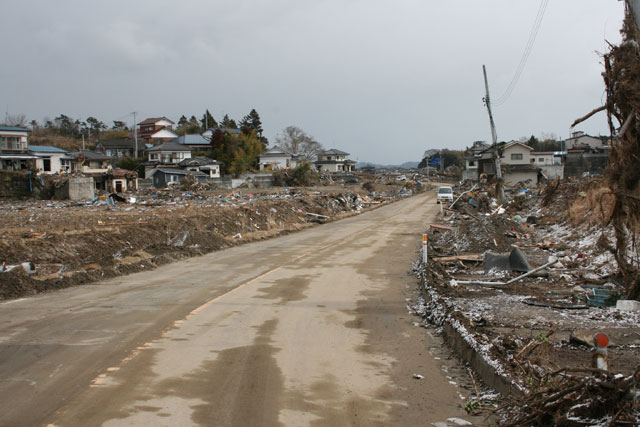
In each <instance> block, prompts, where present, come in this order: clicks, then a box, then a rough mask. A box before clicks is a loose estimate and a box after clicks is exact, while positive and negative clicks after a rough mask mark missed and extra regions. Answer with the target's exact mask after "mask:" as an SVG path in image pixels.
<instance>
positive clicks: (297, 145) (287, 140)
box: [276, 126, 324, 161]
mask: <svg viewBox="0 0 640 427" xmlns="http://www.w3.org/2000/svg"><path fill="white" fill-rule="evenodd" d="M276 144H277V145H279V146H280V148H282V149H284V150H287V151H288V152H290V153H291V154H297V155H299V156H302V157H303V158H305V159H307V160H309V161H312V160H314V159H315V158H316V156H317V155H318V153H319V152H320V151H322V150H324V147H323V146H322V144H320V143H319V142H318V141H316V140H315V139H314V138H313V137H312V136H311V135H308V134H307V133H306V132H305V131H303V130H302V129H300V128H299V127H297V126H287V127H286V128H284V130H283V131H282V134H281V135H278V136H277V137H276Z"/></svg>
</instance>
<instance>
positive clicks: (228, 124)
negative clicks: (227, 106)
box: [220, 114, 238, 129]
mask: <svg viewBox="0 0 640 427" xmlns="http://www.w3.org/2000/svg"><path fill="white" fill-rule="evenodd" d="M220 127H223V128H225V129H238V125H237V124H236V121H235V120H233V119H230V118H229V115H228V114H225V115H224V117H223V118H222V122H220Z"/></svg>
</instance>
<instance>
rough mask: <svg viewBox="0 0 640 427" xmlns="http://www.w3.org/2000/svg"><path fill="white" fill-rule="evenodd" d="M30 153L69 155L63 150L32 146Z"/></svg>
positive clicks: (45, 146)
mask: <svg viewBox="0 0 640 427" xmlns="http://www.w3.org/2000/svg"><path fill="white" fill-rule="evenodd" d="M29 151H38V152H40V153H68V151H67V150H63V149H62V148H58V147H52V146H50V145H30V146H29Z"/></svg>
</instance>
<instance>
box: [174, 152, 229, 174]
mask: <svg viewBox="0 0 640 427" xmlns="http://www.w3.org/2000/svg"><path fill="white" fill-rule="evenodd" d="M220 165H222V162H219V161H217V160H213V159H210V158H208V157H201V156H198V157H193V158H190V159H185V160H183V161H181V162H180V163H178V166H180V167H181V168H182V169H185V170H189V171H194V172H203V173H206V174H207V175H208V176H209V178H220Z"/></svg>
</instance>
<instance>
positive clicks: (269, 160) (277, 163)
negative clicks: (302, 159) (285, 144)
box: [258, 145, 297, 171]
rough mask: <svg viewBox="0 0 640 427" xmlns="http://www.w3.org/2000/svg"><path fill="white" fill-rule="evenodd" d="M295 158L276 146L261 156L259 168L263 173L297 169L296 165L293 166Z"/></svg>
mask: <svg viewBox="0 0 640 427" xmlns="http://www.w3.org/2000/svg"><path fill="white" fill-rule="evenodd" d="M293 158H294V155H293V154H291V153H290V152H288V151H287V150H284V149H282V148H280V147H279V146H277V145H276V146H274V147H273V148H270V149H268V150H267V151H265V152H263V153H262V154H260V156H259V159H258V166H259V167H260V170H261V171H262V170H275V169H286V168H290V167H295V165H292V164H291V162H292V159H293ZM296 159H297V158H296Z"/></svg>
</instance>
